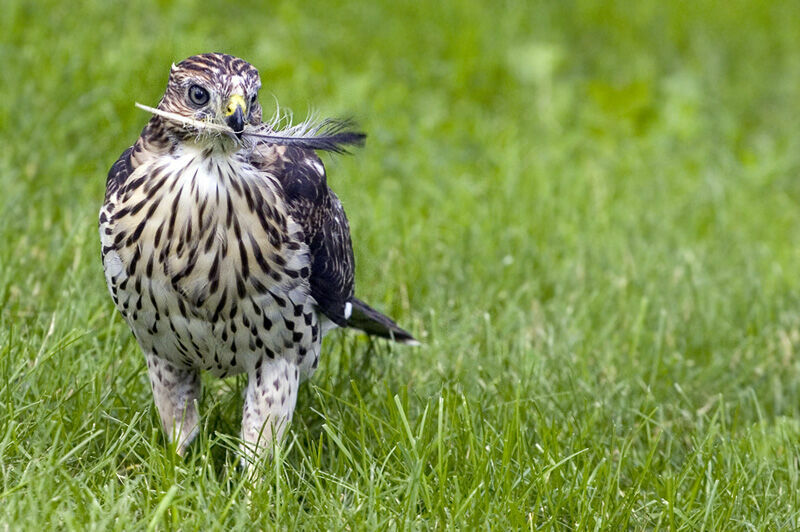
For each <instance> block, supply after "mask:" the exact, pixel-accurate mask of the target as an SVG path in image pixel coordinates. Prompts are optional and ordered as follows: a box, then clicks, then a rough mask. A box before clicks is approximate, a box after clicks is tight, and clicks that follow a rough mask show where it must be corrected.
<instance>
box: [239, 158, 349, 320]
mask: <svg viewBox="0 0 800 532" xmlns="http://www.w3.org/2000/svg"><path fill="white" fill-rule="evenodd" d="M253 154H254V155H253V159H252V161H251V164H253V166H255V167H256V168H258V169H259V170H261V171H263V172H267V173H269V174H270V175H272V176H274V178H275V179H276V180H277V181H278V183H279V184H280V186H281V191H282V197H283V201H284V203H285V205H286V208H287V211H288V213H289V215H290V216H291V217H292V218H293V219H294V220H295V221H296V222H297V223H299V224H300V226H301V227H302V229H303V235H304V240H305V243H306V245H307V246H308V249H309V253H310V258H311V274H310V279H309V283H310V285H311V295H312V296H313V297H314V299H315V300H316V301H317V304H318V305H319V307H320V309H321V310H322V312H323V313H324V314H325V315H326V316H327V317H328V318H329V319H330V320H331V321H333V322H334V323H336V324H338V325H341V326H344V325H346V322H347V318H348V317H349V310H350V308H351V307H350V305H349V303H350V301H351V299H352V297H353V293H354V260H353V246H352V241H351V239H350V226H349V224H348V221H347V216H346V215H345V212H344V207H343V206H342V203H341V201H339V198H338V197H337V196H336V194H335V193H334V192H333V190H331V189H330V187H329V186H328V182H327V175H326V173H325V166H324V165H323V164H322V161H321V160H320V158H319V157H318V156H317V154H316V153H314V152H313V151H311V150H306V149H303V148H299V147H295V146H274V145H267V146H261V147H258V148H257V149H255V150H253Z"/></svg>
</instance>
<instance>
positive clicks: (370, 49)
mask: <svg viewBox="0 0 800 532" xmlns="http://www.w3.org/2000/svg"><path fill="white" fill-rule="evenodd" d="M0 7H2V16H0V58H1V59H2V66H0V90H1V91H0V94H2V98H0V139H2V140H1V143H0V155H1V156H0V530H50V529H76V530H86V529H95V530H132V529H154V530H173V529H174V530H177V529H181V530H229V529H236V528H241V529H249V528H251V527H252V528H262V529H273V528H274V529H290V528H298V529H321V530H328V529H348V530H375V529H443V528H452V529H462V530H464V529H493V530H508V529H529V530H534V529H555V530H590V529H591V530H595V529H596V530H623V529H634V530H651V529H658V530H660V529H663V530H701V529H706V530H737V529H742V530H779V529H797V528H799V527H800V461H799V458H798V455H799V454H800V358H799V357H798V354H797V351H798V349H800V208H799V207H800V205H799V204H800V180H798V177H800V127H798V117H800V4H797V3H793V2H781V1H776V2H755V1H754V2H742V1H737V0H734V1H732V2H729V3H726V4H722V3H716V2H660V1H657V0H652V1H642V2H633V1H631V2H623V1H619V2H602V3H601V2H590V1H573V2H557V1H552V2H505V3H493V2H469V1H458V0H446V1H443V2H432V3H429V4H422V3H419V4H413V3H402V2H401V3H395V2H388V1H375V2H363V3H362V2H339V1H333V2H326V3H324V4H318V3H313V2H305V1H302V0H301V1H295V2H286V3H281V4H279V5H271V6H261V5H259V3H257V2H249V1H244V2H236V3H231V4H226V3H222V2H220V3H218V4H217V5H203V6H199V5H198V6H195V5H193V3H192V2H188V1H182V2H174V3H172V2H142V3H131V2H104V1H100V0H94V1H92V2H85V3H82V5H81V4H71V3H67V2H55V1H41V2H35V3H34V2H24V1H17V0H0ZM205 51H225V52H228V53H231V54H234V55H238V56H240V57H243V58H245V59H247V60H248V61H250V62H251V63H253V64H254V65H255V66H256V67H258V68H259V69H260V71H261V76H262V80H263V85H264V88H263V89H262V92H261V100H262V102H263V103H264V105H265V107H266V108H271V106H272V105H273V98H274V99H276V100H277V101H279V102H280V104H281V105H282V106H285V107H289V108H291V109H293V110H294V112H295V116H296V117H297V118H302V117H304V116H305V115H306V113H307V112H308V111H309V110H312V109H313V110H316V111H318V112H319V113H320V114H321V115H326V116H327V115H331V116H352V117H355V118H356V119H357V120H358V122H359V123H360V124H361V126H362V127H363V129H364V130H365V131H366V132H367V133H368V134H369V138H368V141H367V145H366V147H365V148H364V149H361V150H359V151H357V152H356V153H355V154H353V155H352V156H336V157H331V156H323V157H324V161H325V163H326V166H327V167H328V174H329V183H330V184H331V186H332V187H333V188H334V190H335V191H336V192H337V194H339V196H340V197H341V199H342V201H343V203H344V205H345V208H346V209H347V213H348V215H349V218H350V222H351V227H352V232H353V239H354V245H355V253H356V260H357V264H358V273H357V291H358V293H359V295H360V296H361V297H362V298H363V299H365V300H367V301H369V302H371V303H373V304H374V305H375V306H377V307H378V308H380V309H381V310H383V311H386V312H387V313H389V314H391V315H392V316H394V317H395V318H397V319H398V321H399V322H400V323H401V324H402V325H404V326H406V327H408V328H409V329H410V330H412V331H414V332H415V334H416V335H417V336H418V337H419V338H420V339H421V340H422V341H423V345H422V346H421V347H417V348H409V347H404V346H394V345H390V344H388V343H386V342H384V341H370V340H369V339H368V338H366V337H365V336H363V335H360V334H357V333H351V332H335V333H332V334H331V335H329V336H328V337H327V338H326V340H325V343H324V345H323V359H322V362H321V365H320V369H319V371H318V372H317V374H316V375H315V377H314V378H313V380H312V381H311V382H309V383H307V384H305V385H304V386H303V387H302V389H301V393H300V397H299V399H298V409H297V414H296V416H295V420H294V422H293V424H292V426H291V430H290V432H289V436H288V439H287V441H286V442H285V445H284V446H283V448H282V449H280V450H279V452H278V455H277V456H276V457H275V459H274V460H272V461H271V462H270V463H269V464H268V465H267V466H266V469H265V470H264V471H263V474H262V475H261V479H260V481H258V482H249V481H248V480H247V479H246V478H245V477H244V476H243V475H242V474H241V472H240V471H239V470H238V469H237V468H236V467H235V461H236V454H235V450H236V447H237V445H238V443H237V439H236V438H237V435H238V430H239V420H240V408H241V403H242V398H241V397H242V396H241V392H242V389H243V386H244V382H245V381H244V380H243V379H242V378H238V379H237V378H234V379H229V380H225V381H221V380H213V379H204V392H203V402H202V404H201V409H202V415H203V427H202V433H201V436H200V437H199V438H198V440H197V441H196V442H195V443H194V444H193V446H192V447H191V450H190V452H189V453H188V456H187V457H186V458H184V459H181V458H179V457H177V456H176V455H175V454H174V453H173V452H171V451H170V449H168V448H167V447H166V446H165V443H164V439H163V436H162V434H161V430H160V424H159V421H158V415H157V413H156V411H155V408H154V406H153V403H152V398H151V392H150V386H149V383H148V380H147V375H146V371H145V367H144V359H143V357H142V355H141V353H140V352H139V349H138V346H137V345H136V343H135V341H134V339H133V337H132V335H131V334H130V332H129V330H128V328H127V326H126V325H125V323H124V322H123V320H122V319H121V317H120V316H119V315H118V314H117V312H116V311H115V309H114V307H113V304H112V302H111V299H110V298H109V296H108V294H107V290H106V286H105V281H104V277H103V273H102V266H101V262H100V245H99V239H98V235H97V229H96V227H97V212H98V209H99V206H100V204H101V202H102V198H103V191H104V187H105V176H106V172H107V171H108V168H109V167H110V166H111V164H112V163H113V162H114V161H115V160H116V158H117V156H118V155H119V154H120V153H121V152H122V151H123V150H124V149H125V148H126V147H128V146H129V145H131V144H132V143H133V141H134V140H135V138H136V137H137V135H138V134H139V131H140V130H141V128H142V127H143V125H144V124H145V122H146V120H147V119H148V115H147V114H146V113H144V112H142V111H140V110H138V109H136V108H135V107H134V102H135V101H139V102H142V103H144V104H147V105H154V104H156V103H157V102H158V99H159V98H160V96H161V94H162V92H163V89H164V87H165V84H166V78H167V73H168V70H169V66H170V64H171V63H172V62H173V61H178V60H180V59H183V58H184V57H186V56H189V55H192V54H194V53H198V52H205Z"/></svg>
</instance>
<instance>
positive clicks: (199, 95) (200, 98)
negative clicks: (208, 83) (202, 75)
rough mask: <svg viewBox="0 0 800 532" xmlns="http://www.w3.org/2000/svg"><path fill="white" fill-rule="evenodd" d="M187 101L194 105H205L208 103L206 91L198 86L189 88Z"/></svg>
mask: <svg viewBox="0 0 800 532" xmlns="http://www.w3.org/2000/svg"><path fill="white" fill-rule="evenodd" d="M189 100H191V102H192V103H193V104H195V105H205V104H207V103H208V91H207V90H205V89H204V88H203V87H201V86H200V85H192V86H191V87H189Z"/></svg>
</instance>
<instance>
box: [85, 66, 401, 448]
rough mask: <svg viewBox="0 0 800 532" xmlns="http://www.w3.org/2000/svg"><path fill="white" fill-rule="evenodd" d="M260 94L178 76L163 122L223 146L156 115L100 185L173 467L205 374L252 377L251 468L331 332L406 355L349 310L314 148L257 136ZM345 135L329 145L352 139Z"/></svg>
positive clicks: (369, 313) (340, 235) (215, 69)
mask: <svg viewBox="0 0 800 532" xmlns="http://www.w3.org/2000/svg"><path fill="white" fill-rule="evenodd" d="M260 86H261V82H260V79H259V75H258V71H257V70H256V69H255V68H254V67H253V66H252V65H250V64H249V63H247V62H246V61H243V60H242V59H238V58H235V57H232V56H229V55H224V54H203V55H198V56H193V57H190V58H188V59H186V60H184V61H181V62H180V63H178V64H177V65H173V66H172V69H171V71H170V76H169V82H168V84H167V90H166V92H165V94H164V97H163V98H162V99H161V101H160V102H159V105H158V110H159V111H162V112H166V113H173V114H174V115H179V116H181V117H186V118H189V119H193V120H198V121H203V122H206V123H211V124H216V126H215V127H218V128H219V126H224V127H223V128H222V129H225V130H226V131H227V132H228V133H227V134H219V135H208V134H205V133H203V132H202V131H197V130H194V129H192V128H191V127H186V126H185V125H183V124H182V123H180V122H179V121H176V120H175V118H176V117H175V116H171V115H170V116H171V119H170V118H165V116H161V115H158V114H156V115H155V116H153V117H152V118H151V119H150V121H149V122H148V124H147V126H146V127H145V128H144V130H143V131H142V134H141V136H140V137H139V139H138V140H137V141H136V143H135V144H134V145H133V146H132V147H131V148H128V149H127V150H125V152H124V153H123V154H122V156H121V157H120V158H119V159H118V160H117V162H116V163H114V165H113V166H112V167H111V170H110V172H109V174H108V180H107V183H106V197H105V202H104V204H103V207H102V209H101V211H100V238H101V241H102V255H103V266H104V270H105V274H106V281H107V283H108V287H109V291H110V292H111V296H112V298H113V300H114V303H115V305H116V306H117V308H118V309H119V311H120V312H121V313H122V315H123V317H124V318H125V320H126V322H127V323H128V325H129V326H130V328H131V330H132V331H133V333H134V335H135V337H136V339H137V341H138V343H139V345H140V346H141V347H142V350H143V351H144V354H145V357H146V360H147V367H148V372H149V375H150V382H151V384H152V388H153V396H154V399H155V403H156V406H157V408H158V411H159V414H160V416H161V420H162V423H163V425H164V429H165V431H166V433H167V436H168V438H169V439H170V441H175V442H176V443H177V445H178V451H179V452H180V453H183V452H184V450H185V448H186V446H187V445H188V444H189V443H190V442H191V440H192V439H193V438H194V436H195V434H196V432H197V428H198V426H199V416H198V410H197V401H198V399H199V392H200V379H199V371H200V370H206V371H209V372H211V373H213V374H214V375H217V376H219V377H226V376H229V375H234V374H237V373H242V372H247V373H248V385H247V391H246V395H245V403H244V412H243V416H242V440H243V447H244V449H243V451H244V452H245V454H250V453H255V454H259V450H260V449H264V448H266V447H268V446H269V444H270V442H271V441H272V439H273V438H274V437H279V436H280V435H281V434H282V433H283V431H284V430H285V428H286V425H287V424H288V422H289V421H290V420H291V417H292V413H293V411H294V407H295V400H296V398H297V388H298V385H299V383H300V382H301V381H302V380H303V379H306V378H308V377H310V376H311V375H312V374H313V372H314V370H315V369H316V367H317V364H318V362H319V354H320V343H321V340H322V337H323V335H324V334H325V332H326V331H327V330H329V329H330V328H333V327H335V326H342V327H356V328H359V329H362V330H364V331H366V332H368V333H369V334H375V335H378V336H383V337H386V338H392V339H394V340H396V341H400V342H404V343H409V344H412V343H416V342H415V340H414V339H413V337H412V336H411V335H410V334H409V333H408V332H406V331H404V330H403V329H401V328H399V327H398V326H397V325H396V324H395V323H394V322H393V321H392V320H391V319H389V318H387V317H386V316H384V315H382V314H380V313H379V312H377V311H375V310H374V309H372V308H370V307H369V306H368V305H366V304H365V303H363V302H362V301H360V300H358V299H357V298H355V296H354V281H353V252H352V245H351V241H350V228H349V226H348V223H347V218H346V216H345V213H344V210H343V208H342V205H341V203H340V202H339V199H338V198H337V197H336V195H335V194H334V193H333V191H332V190H331V189H330V188H328V185H327V182H326V176H325V170H324V167H323V165H322V162H321V161H320V159H319V158H318V157H317V156H316V154H315V153H314V152H313V151H311V150H309V149H306V148H305V147H304V146H309V145H311V146H317V144H314V143H313V142H312V143H310V144H308V143H302V142H295V141H289V140H287V141H286V142H285V143H284V142H282V141H280V140H277V141H276V140H275V138H279V137H270V139H268V140H264V136H263V135H262V136H259V135H257V134H254V133H253V131H256V132H259V131H263V129H264V128H263V127H262V123H261V107H260V105H259V103H258V99H257V93H258V90H259V88H260ZM153 112H155V111H153ZM228 128H229V129H228ZM352 135H356V136H355V137H353V136H352ZM352 135H351V136H350V137H340V138H350V139H353V138H359V139H360V138H361V137H360V136H358V134H352ZM332 138H333V137H332ZM253 139H255V140H253ZM351 141H352V140H351ZM351 141H348V142H351ZM319 145H320V146H328V145H330V146H334V148H330V149H339V147H338V146H337V145H336V142H334V141H333V140H330V139H328V143H327V144H324V143H323V144H319Z"/></svg>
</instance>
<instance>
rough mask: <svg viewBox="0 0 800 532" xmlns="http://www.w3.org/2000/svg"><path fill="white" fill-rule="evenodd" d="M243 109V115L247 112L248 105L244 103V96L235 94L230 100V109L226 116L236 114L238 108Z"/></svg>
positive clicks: (227, 110) (226, 110) (226, 111)
mask: <svg viewBox="0 0 800 532" xmlns="http://www.w3.org/2000/svg"><path fill="white" fill-rule="evenodd" d="M237 106H238V107H241V108H242V113H244V112H245V111H246V110H247V104H246V103H245V101H244V96H242V95H241V94H234V95H232V96H231V97H230V99H229V100H228V107H227V108H226V109H225V116H231V115H232V114H233V113H235V112H236V107H237Z"/></svg>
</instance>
